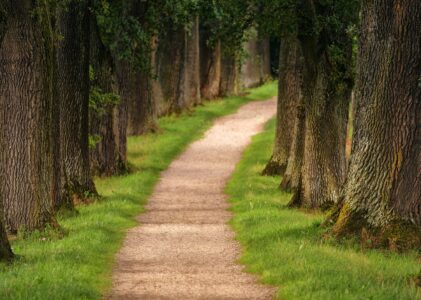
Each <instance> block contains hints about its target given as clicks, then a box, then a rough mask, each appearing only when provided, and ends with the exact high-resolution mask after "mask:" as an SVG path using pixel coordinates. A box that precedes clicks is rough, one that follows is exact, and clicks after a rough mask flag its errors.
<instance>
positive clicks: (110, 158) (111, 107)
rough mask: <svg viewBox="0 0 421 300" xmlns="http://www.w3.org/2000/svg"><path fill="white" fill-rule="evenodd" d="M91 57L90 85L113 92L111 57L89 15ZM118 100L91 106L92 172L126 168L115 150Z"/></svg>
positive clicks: (107, 172) (111, 172) (103, 173)
mask: <svg viewBox="0 0 421 300" xmlns="http://www.w3.org/2000/svg"><path fill="white" fill-rule="evenodd" d="M90 54H91V55H90V61H91V66H92V68H93V72H94V78H93V81H92V88H94V89H98V91H99V92H100V93H102V94H103V95H113V94H114V95H116V94H115V93H116V82H115V81H116V76H115V68H114V65H113V63H114V62H113V59H112V56H111V53H110V52H109V50H108V49H107V48H106V47H105V45H104V44H103V43H102V40H101V38H100V35H99V31H98V28H97V24H96V21H95V20H94V19H91V39H90ZM119 105H120V103H118V104H115V103H104V104H101V103H95V104H94V105H93V106H94V107H91V109H90V114H89V115H90V121H89V125H90V128H89V130H90V134H91V135H92V136H95V137H97V138H98V142H97V144H96V145H95V147H94V148H93V149H91V151H90V156H91V169H92V172H93V173H94V174H96V175H99V176H111V175H118V174H122V173H124V172H125V171H126V161H125V160H124V158H123V157H124V156H125V155H121V153H120V152H119V150H118V140H117V134H116V132H115V130H114V127H116V125H117V124H118V122H119V120H118V119H117V115H116V114H115V110H118V106H119Z"/></svg>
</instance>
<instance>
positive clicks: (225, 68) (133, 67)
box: [0, 0, 271, 260]
mask: <svg viewBox="0 0 421 300" xmlns="http://www.w3.org/2000/svg"><path fill="white" fill-rule="evenodd" d="M240 16H241V17H240ZM251 18H252V9H251V7H249V6H246V5H244V4H242V3H236V1H232V2H227V1H225V2H224V1H222V2H219V1H197V0H175V1H173V0H159V1H149V0H148V1H136V0H128V1H113V0H101V1H100V0H98V1H96V0H92V1H88V0H86V1H85V0H37V1H35V0H19V1H1V2H0V148H1V149H2V151H1V154H0V176H1V177H0V260H10V259H11V258H12V256H13V253H12V251H11V248H10V245H9V243H8V239H7V234H17V233H18V232H31V231H34V230H44V229H45V228H46V227H53V228H58V227H59V224H58V222H57V220H56V215H57V213H58V212H60V211H62V210H70V211H74V210H75V205H77V204H81V203H82V204H83V203H90V202H91V201H92V199H95V198H96V197H98V193H97V191H96V188H95V184H94V181H93V176H95V175H98V176H111V175H120V174H124V173H126V172H128V166H127V154H126V152H127V136H130V135H140V134H144V133H148V132H153V131H156V130H157V129H158V125H157V119H158V118H159V117H161V116H165V115H169V114H173V113H180V112H182V111H185V110H189V109H191V108H192V107H193V106H195V105H200V104H201V103H202V101H203V100H204V99H214V98H217V97H220V96H225V95H231V94H236V93H238V92H239V89H240V88H243V87H252V86H255V85H258V84H261V83H262V82H263V81H265V80H266V79H267V78H268V77H269V76H270V73H271V70H270V52H269V40H268V39H267V38H261V37H259V34H258V32H257V30H256V29H255V28H253V26H254V24H253V22H252V19H251ZM247 52H250V54H247Z"/></svg>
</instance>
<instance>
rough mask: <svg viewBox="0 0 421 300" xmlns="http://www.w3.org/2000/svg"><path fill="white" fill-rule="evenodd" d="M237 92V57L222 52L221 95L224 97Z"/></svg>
mask: <svg viewBox="0 0 421 300" xmlns="http://www.w3.org/2000/svg"><path fill="white" fill-rule="evenodd" d="M236 94H238V67H237V59H236V57H235V56H233V55H230V54H222V60H221V82H220V84H219V95H220V96H221V97H223V96H230V95H236Z"/></svg>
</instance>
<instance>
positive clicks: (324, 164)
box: [300, 57, 351, 209]
mask: <svg viewBox="0 0 421 300" xmlns="http://www.w3.org/2000/svg"><path fill="white" fill-rule="evenodd" d="M316 68H317V70H316V74H315V77H314V78H309V76H306V78H307V80H305V81H304V82H305V87H304V109H305V114H306V125H305V128H306V131H305V142H304V143H305V147H304V160H303V166H302V168H303V169H302V189H301V193H302V194H301V196H300V199H301V204H300V206H302V207H306V208H312V209H318V208H321V209H328V208H330V207H332V206H333V205H334V204H335V203H336V202H337V201H338V199H339V195H340V190H341V188H342V186H343V184H344V182H345V178H346V155H345V149H346V137H347V122H348V108H349V99H350V95H351V90H350V89H348V88H347V89H346V91H344V93H343V94H342V93H341V94H339V95H337V94H336V92H335V89H337V88H338V87H337V86H335V84H334V83H333V82H332V74H331V71H330V70H329V66H328V63H327V61H326V59H325V58H323V57H322V58H320V60H319V62H318V63H317V67H316ZM307 73H308V72H307ZM332 88H333V89H332Z"/></svg>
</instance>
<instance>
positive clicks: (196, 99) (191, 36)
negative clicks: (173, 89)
mask: <svg viewBox="0 0 421 300" xmlns="http://www.w3.org/2000/svg"><path fill="white" fill-rule="evenodd" d="M185 35H186V38H185V45H184V47H185V49H186V51H185V55H186V57H185V60H186V69H185V74H184V76H185V77H186V81H185V83H186V89H185V98H186V100H185V102H186V105H187V107H191V106H194V105H197V104H200V103H201V98H200V38H199V17H194V19H193V24H192V28H191V30H190V31H185Z"/></svg>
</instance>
